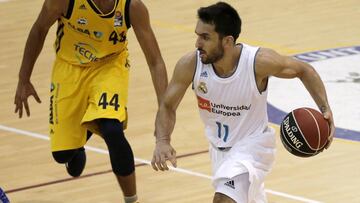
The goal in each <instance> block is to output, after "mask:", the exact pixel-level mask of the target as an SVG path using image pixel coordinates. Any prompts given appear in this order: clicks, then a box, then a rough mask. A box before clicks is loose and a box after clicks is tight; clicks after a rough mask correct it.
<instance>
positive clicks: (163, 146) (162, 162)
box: [151, 142, 176, 171]
mask: <svg viewBox="0 0 360 203" xmlns="http://www.w3.org/2000/svg"><path fill="white" fill-rule="evenodd" d="M166 161H170V162H171V164H172V165H173V166H174V167H176V151H175V150H174V148H173V147H172V146H171V145H170V143H168V142H157V143H156V146H155V150H154V154H153V158H152V161H151V166H152V167H153V169H154V170H156V171H158V170H161V171H165V170H169V168H168V166H167V164H166Z"/></svg>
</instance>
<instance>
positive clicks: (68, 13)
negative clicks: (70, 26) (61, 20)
mask: <svg viewBox="0 0 360 203" xmlns="http://www.w3.org/2000/svg"><path fill="white" fill-rule="evenodd" d="M74 4H75V0H69V5H68V7H67V11H66V15H65V16H64V17H65V18H66V19H70V18H71V14H72V12H73V9H74Z"/></svg>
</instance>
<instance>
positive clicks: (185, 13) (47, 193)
mask: <svg viewBox="0 0 360 203" xmlns="http://www.w3.org/2000/svg"><path fill="white" fill-rule="evenodd" d="M214 2H216V1H213V0H196V1H190V0H187V1H173V0H151V1H150V0H144V3H145V4H146V5H147V7H148V9H149V12H150V15H151V21H152V26H153V29H154V31H155V34H156V36H157V39H158V42H159V45H160V48H161V50H162V54H163V57H164V59H165V62H166V65H167V69H168V75H169V76H171V75H172V71H173V67H174V64H175V63H176V61H177V60H178V59H179V58H180V57H181V56H182V55H183V54H185V53H187V52H189V51H192V50H194V43H195V39H196V36H195V34H194V27H195V23H196V10H197V9H198V8H199V7H200V6H206V5H209V4H210V3H214ZM226 2H229V3H230V4H232V5H233V6H234V7H236V8H237V10H238V11H239V13H240V15H241V17H242V20H243V32H242V34H241V36H240V39H239V40H238V41H239V42H245V43H249V44H252V45H257V46H263V47H269V48H273V49H275V50H277V51H278V52H280V53H282V54H288V55H292V54H297V53H304V52H309V51H316V50H323V49H329V48H336V47H345V46H354V45H359V42H360V24H359V19H360V6H359V0H345V1H338V0H317V1H287V0H277V1H264V0H251V1H250V0H241V1H240V0H229V1H226ZM41 5H42V0H31V1H29V0H0V104H1V105H0V160H1V162H0V187H1V188H2V189H3V190H5V191H6V193H7V196H8V197H9V199H10V200H11V202H14V203H65V202H66V203H68V202H75V203H85V202H99V203H108V202H109V203H110V202H122V195H121V191H120V189H119V187H118V186H117V183H116V180H115V178H114V176H113V174H112V173H111V171H110V168H111V166H110V163H109V158H108V155H107V152H106V146H105V145H104V143H103V141H102V140H101V139H100V138H99V137H97V136H94V137H93V138H92V139H91V140H90V141H89V142H88V144H87V158H88V162H87V166H86V168H85V171H84V175H83V176H82V177H80V178H77V179H71V178H69V176H68V175H67V174H66V171H65V168H64V166H63V165H58V164H56V163H55V162H54V161H53V160H52V157H51V154H50V147H49V141H48V137H47V132H48V125H47V123H48V106H49V102H48V100H49V99H48V92H49V86H50V85H49V81H50V79H49V77H50V71H51V65H52V61H53V59H54V52H53V49H52V43H53V41H54V36H55V33H54V27H55V26H54V27H53V28H52V29H51V31H50V32H49V35H48V37H47V39H46V42H45V45H44V48H43V51H42V53H41V55H40V57H39V59H38V61H37V63H36V66H35V69H34V71H33V76H32V82H33V84H34V85H35V87H36V89H37V91H38V94H39V96H40V98H41V99H42V103H41V104H37V103H36V102H34V100H33V99H30V105H31V106H30V107H31V117H29V118H23V119H21V120H20V119H18V117H17V115H15V114H14V105H13V99H14V94H15V89H16V85H17V73H18V70H19V66H20V63H21V58H22V54H23V49H24V44H25V41H26V38H27V35H28V33H29V30H30V27H31V25H32V23H33V22H34V20H35V19H36V17H37V13H38V12H39V10H40V8H41ZM129 50H130V60H131V64H132V67H131V77H130V90H129V105H128V108H129V128H128V130H127V131H126V135H127V137H128V139H129V142H130V143H131V145H132V146H133V150H134V153H135V156H136V161H137V162H136V163H137V167H136V171H137V184H138V195H139V197H140V200H141V202H144V203H205V202H211V200H212V195H213V189H212V187H211V180H210V178H211V177H210V175H211V173H210V162H209V158H208V154H207V148H208V144H207V141H206V140H205V137H204V135H203V130H202V123H201V122H200V118H199V116H198V112H197V108H196V101H195V99H194V96H193V95H192V94H193V93H192V92H191V91H188V92H187V94H186V95H185V97H184V99H183V101H182V103H181V105H180V107H179V110H178V113H177V124H176V127H175V130H174V133H173V146H174V147H175V148H176V150H177V154H178V155H179V159H178V168H177V169H174V170H171V171H169V172H155V171H153V170H152V168H151V167H150V166H149V165H148V163H149V161H150V160H151V157H152V152H153V148H154V138H153V131H154V117H155V113H156V110H157V105H156V98H155V93H154V91H153V87H152V85H151V78H150V73H149V71H148V68H147V65H146V62H145V59H144V56H143V54H142V52H141V50H140V48H139V45H138V43H137V42H136V39H135V37H134V34H133V31H132V30H131V31H130V32H129ZM356 111H358V110H356ZM272 126H273V127H274V128H275V129H277V130H278V126H276V125H272ZM277 148H278V153H277V159H276V164H275V166H274V168H273V171H272V173H271V174H270V175H269V176H268V178H267V180H266V189H267V190H266V191H267V195H268V199H269V202H271V203H282V202H285V203H292V202H294V203H296V202H329V203H345V202H346V203H348V202H350V203H358V202H360V196H359V188H360V156H359V154H360V143H359V142H354V141H349V140H343V139H337V138H335V140H334V142H333V144H332V146H331V148H330V149H329V150H327V151H325V152H323V153H322V154H319V155H318V156H316V157H313V158H308V159H300V158H296V157H294V156H292V155H290V154H289V153H287V152H286V151H285V150H284V148H283V147H282V145H281V143H280V142H279V140H278V145H277Z"/></svg>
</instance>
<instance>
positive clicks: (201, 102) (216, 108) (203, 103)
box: [197, 96, 251, 117]
mask: <svg viewBox="0 0 360 203" xmlns="http://www.w3.org/2000/svg"><path fill="white" fill-rule="evenodd" d="M197 100H198V106H199V108H200V109H203V110H206V111H208V112H210V113H215V114H220V115H223V116H234V117H236V116H241V114H242V113H241V112H242V111H249V110H250V108H251V104H249V105H227V104H222V103H214V102H211V101H210V100H207V99H204V98H202V97H200V96H197Z"/></svg>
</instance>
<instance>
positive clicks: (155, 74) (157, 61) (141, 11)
mask: <svg viewBox="0 0 360 203" xmlns="http://www.w3.org/2000/svg"><path fill="white" fill-rule="evenodd" d="M130 22H131V25H132V27H133V29H134V32H135V35H136V38H137V40H138V41H139V44H140V46H141V49H142V50H143V52H144V55H145V58H146V62H147V64H148V66H149V69H150V73H151V78H152V81H153V84H154V87H155V91H156V96H157V100H158V105H160V101H161V99H162V97H163V95H164V93H165V90H166V87H167V84H168V79H167V73H166V67H165V63H164V60H163V58H162V56H161V53H160V49H159V45H158V43H157V41H156V38H155V35H154V32H153V30H152V28H151V26H150V20H149V13H148V10H147V9H146V7H145V5H144V4H143V3H142V2H141V1H140V0H132V1H131V3H130Z"/></svg>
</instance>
